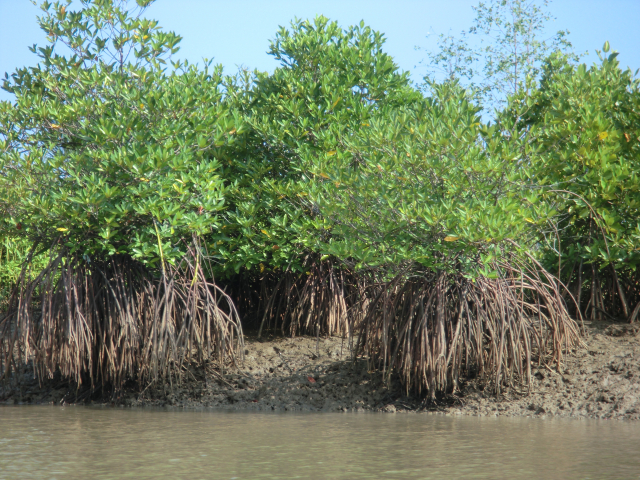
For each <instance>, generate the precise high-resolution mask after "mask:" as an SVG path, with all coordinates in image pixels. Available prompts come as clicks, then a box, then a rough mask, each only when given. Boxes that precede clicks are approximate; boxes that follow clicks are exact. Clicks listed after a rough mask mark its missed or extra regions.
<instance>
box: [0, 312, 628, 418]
mask: <svg viewBox="0 0 640 480" xmlns="http://www.w3.org/2000/svg"><path fill="white" fill-rule="evenodd" d="M639 330H640V328H639V327H638V325H633V326H629V325H622V324H611V323H606V322H594V323H593V324H590V325H587V333H586V336H585V338H584V342H585V345H584V347H580V348H578V349H577V350H576V351H575V352H574V353H573V354H572V355H568V356H567V357H566V358H565V361H564V364H563V368H562V369H561V370H560V372H555V371H553V370H550V369H548V368H545V367H543V368H540V369H538V368H534V370H533V372H534V381H533V384H532V386H531V393H530V394H529V395H526V394H523V393H517V392H507V393H506V394H504V395H503V396H501V397H500V398H499V399H497V398H495V397H494V396H491V395H488V394H485V393H484V392H482V391H481V390H480V389H479V388H478V387H477V385H475V384H474V383H473V382H467V383H466V384H464V385H463V386H462V392H460V393H459V394H458V395H456V396H452V395H448V396H445V397H442V398H439V399H438V400H437V402H436V403H429V404H425V403H424V402H423V401H421V400H420V399H417V398H412V397H410V396H406V395H405V392H404V390H403V389H402V387H401V386H400V384H399V383H398V382H392V383H391V384H390V385H387V384H385V382H383V378H382V374H381V372H379V371H373V372H371V371H368V370H367V362H366V360H365V359H361V358H360V359H356V360H355V361H354V360H353V359H352V358H351V356H350V348H349V345H348V342H347V341H346V340H343V339H340V338H319V339H316V338H309V337H299V338H293V339H291V338H274V337H271V338H265V339H262V340H258V339H256V338H252V337H248V338H247V339H246V342H245V350H244V362H243V363H242V364H241V365H240V367H239V368H238V369H229V370H227V371H224V372H222V371H221V370H220V369H219V368H218V367H217V366H216V365H214V364H206V365H199V366H193V365H192V366H190V367H189V368H188V370H187V371H186V372H185V375H184V379H183V381H182V382H181V384H174V385H172V386H171V385H149V386H147V387H146V388H144V389H143V390H141V391H140V390H139V389H136V388H128V389H125V390H124V391H123V392H122V393H121V394H120V395H119V396H118V397H115V398H113V397H108V398H106V397H104V396H103V395H101V392H100V391H99V390H98V391H90V390H77V389H76V388H74V387H71V386H70V385H68V384H66V383H64V382H60V381H55V380H53V381H47V382H45V383H44V384H42V385H39V384H38V382H37V380H35V379H34V378H33V374H32V373H31V372H29V371H24V372H23V374H22V375H20V376H19V377H18V378H15V379H14V380H17V381H19V382H16V384H14V385H13V386H7V385H0V403H6V404H14V403H35V404H38V403H42V404H57V405H59V404H72V403H109V404H112V405H122V406H174V407H185V408H226V409H238V410H278V411H334V412H335V411H383V412H438V413H442V414H448V415H507V416H560V417H577V418H611V419H629V420H638V419H640V362H639V360H640V334H639V333H638V332H639Z"/></svg>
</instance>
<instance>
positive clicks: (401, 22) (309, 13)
mask: <svg viewBox="0 0 640 480" xmlns="http://www.w3.org/2000/svg"><path fill="white" fill-rule="evenodd" d="M477 3H478V0H394V1H383V0H315V1H310V0H269V1H266V0H233V1H232V0H226V1H224V2H223V1H217V0H157V1H156V3H155V4H153V5H152V6H151V7H150V8H149V9H148V10H147V13H146V16H147V17H149V18H155V19H157V20H159V21H160V25H161V26H162V27H164V28H165V29H167V30H173V31H175V32H176V33H178V34H180V35H182V36H183V37H184V39H183V41H182V44H181V47H182V48H181V51H180V53H179V54H178V55H177V56H178V57H180V58H186V59H188V60H189V61H191V62H199V61H201V60H202V58H204V57H206V58H213V59H214V62H215V63H222V64H223V65H224V67H225V70H226V71H228V72H229V73H233V72H235V71H236V69H237V67H238V66H244V67H247V68H250V69H253V68H258V69H260V70H268V71H271V70H273V68H274V67H275V66H276V62H275V61H274V60H273V59H272V58H271V57H270V56H269V55H267V54H266V51H267V49H268V46H269V39H271V38H273V37H274V35H275V32H276V30H277V29H278V26H279V25H288V24H289V22H290V21H291V20H292V19H293V18H294V17H298V18H312V17H314V16H315V15H317V14H324V15H326V16H327V17H329V18H331V19H335V20H337V21H338V22H340V24H341V25H342V26H344V27H346V26H348V25H351V24H355V23H358V22H359V21H360V20H364V21H365V23H367V24H368V25H370V26H371V27H373V28H374V29H376V30H380V31H382V32H384V33H385V35H386V37H387V51H388V52H389V53H390V54H391V55H393V56H394V58H395V60H396V62H397V63H398V65H399V66H400V68H401V69H403V70H408V71H410V72H411V73H412V77H413V79H414V80H416V81H419V80H420V79H421V77H422V75H423V74H424V68H423V67H422V66H421V65H420V60H422V59H423V58H424V57H425V55H424V52H422V51H420V50H416V49H415V47H416V46H420V47H423V48H432V49H433V48H434V47H435V39H436V36H437V34H439V33H445V34H446V33H449V32H451V33H455V34H457V33H459V32H460V31H461V30H463V29H466V28H468V27H469V26H470V25H471V23H472V20H473V18H474V12H473V10H472V8H471V7H472V5H476V4H477ZM549 9H550V11H551V13H552V14H553V15H554V16H555V17H557V20H555V21H554V22H552V23H551V24H550V25H549V27H550V31H556V30H560V29H567V30H569V31H570V32H571V35H570V36H569V38H570V40H571V41H572V43H573V44H574V46H575V48H576V51H577V52H584V51H589V52H590V54H591V55H590V56H588V57H586V58H585V59H584V61H586V62H587V64H591V63H593V62H594V61H595V59H596V57H595V55H594V54H593V52H594V50H595V49H600V48H602V45H603V43H604V42H605V40H608V41H609V42H610V43H611V47H612V49H615V50H618V51H619V52H620V56H619V57H618V58H619V59H620V62H621V64H622V66H623V67H627V66H628V67H630V68H631V69H632V70H634V71H635V70H636V69H638V68H640V48H639V47H640V28H639V25H640V0H555V1H553V2H552V3H551V5H550V7H549ZM38 12H39V9H38V8H37V7H35V6H33V5H32V4H31V2H30V1H29V0H0V75H2V76H4V72H9V73H11V72H13V71H14V70H15V69H16V68H18V67H22V66H27V65H33V64H34V62H35V61H36V57H35V56H34V55H33V54H32V53H31V52H29V50H28V46H30V45H32V44H33V43H38V44H39V45H43V44H45V43H46V41H45V38H44V35H43V34H42V33H41V32H40V30H39V29H38V27H37V24H36V15H37V14H38ZM429 34H431V35H429ZM10 98H11V96H10V95H9V94H8V93H7V92H5V91H3V90H0V100H8V99H10Z"/></svg>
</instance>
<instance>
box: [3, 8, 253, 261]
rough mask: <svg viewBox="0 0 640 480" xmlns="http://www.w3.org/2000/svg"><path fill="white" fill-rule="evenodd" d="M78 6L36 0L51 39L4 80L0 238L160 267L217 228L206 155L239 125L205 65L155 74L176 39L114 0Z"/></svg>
mask: <svg viewBox="0 0 640 480" xmlns="http://www.w3.org/2000/svg"><path fill="white" fill-rule="evenodd" d="M82 4H83V9H81V10H79V11H77V12H74V11H71V10H67V9H66V7H65V5H61V4H59V3H56V4H55V5H50V4H49V3H47V2H45V3H44V4H43V5H42V8H43V11H44V15H43V17H41V18H40V20H39V22H40V26H41V28H42V29H44V30H45V31H47V32H49V40H50V41H51V45H50V46H47V47H44V48H39V49H37V50H34V51H35V52H36V53H37V54H38V57H39V59H40V63H39V65H38V66H36V67H32V68H25V69H20V70H18V71H17V72H16V73H15V74H13V75H12V76H11V78H9V79H7V80H5V84H4V88H5V89H6V90H8V91H9V92H11V93H13V94H14V95H15V101H14V102H13V103H9V102H3V103H2V104H0V155H1V157H0V158H1V159H2V160H1V161H2V171H3V175H2V177H0V183H1V185H0V195H1V197H0V209H1V210H2V211H3V212H4V213H5V214H4V215H3V219H2V221H1V222H0V236H3V237H4V236H16V235H18V234H19V235H20V236H21V237H23V238H28V239H29V240H30V241H31V242H32V243H40V244H44V245H46V246H50V245H54V244H59V243H62V244H64V245H66V246H67V247H69V248H70V249H71V252H72V253H73V252H76V251H78V252H79V253H80V254H81V255H86V256H87V257H88V258H91V257H92V256H94V255H98V256H100V255H104V254H109V255H113V254H115V253H118V254H128V255H132V256H133V257H135V258H138V259H140V261H142V262H144V263H147V264H149V265H153V264H155V263H157V262H158V261H159V260H160V258H161V257H164V259H165V260H167V261H169V262H173V261H175V260H176V259H177V258H179V257H180V256H181V255H182V254H183V253H184V251H185V246H184V242H185V241H190V240H191V238H192V236H193V235H198V236H201V235H203V234H205V233H208V232H210V231H211V229H212V228H215V226H216V225H217V224H218V218H217V212H219V211H220V210H221V209H222V208H223V206H224V193H225V186H224V184H223V180H222V179H221V178H220V162H219V159H218V152H222V151H223V150H224V148H225V146H227V145H229V144H231V143H233V142H234V141H235V137H234V136H233V133H236V132H241V130H242V127H241V126H240V124H239V121H238V120H237V118H234V116H233V115H232V114H231V113H230V112H229V111H228V109H227V108H226V107H225V106H224V105H223V102H222V96H223V92H222V90H223V87H222V83H223V78H222V73H221V70H220V69H219V68H215V69H213V70H210V69H209V67H208V66H205V68H204V69H203V70H199V69H197V68H195V67H194V66H191V65H187V64H177V65H175V66H176V67H177V69H176V70H175V71H173V72H172V73H170V74H167V73H166V72H165V71H164V69H163V67H162V65H163V64H164V63H165V61H166V59H167V58H168V57H169V56H170V55H171V54H172V53H175V52H176V51H177V44H178V42H179V40H180V38H179V37H177V36H176V35H175V34H172V33H165V32H162V31H161V30H160V29H159V28H158V26H157V22H152V21H149V20H144V19H140V18H139V17H132V16H130V13H131V12H130V11H128V10H126V8H125V7H126V2H122V1H117V2H89V1H84V2H82ZM134 13H135V11H134ZM113 32H117V33H116V34H114V33H113ZM61 44H62V45H66V46H67V47H68V50H69V52H70V53H69V55H63V54H59V53H57V51H58V47H59V46H61ZM63 50H64V49H63ZM221 156H222V157H223V156H224V154H222V155H221Z"/></svg>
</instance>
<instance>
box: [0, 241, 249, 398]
mask: <svg viewBox="0 0 640 480" xmlns="http://www.w3.org/2000/svg"><path fill="white" fill-rule="evenodd" d="M201 262H202V255H201V254H200V253H199V251H198V248H197V245H195V244H194V245H193V246H192V247H191V248H190V250H189V252H188V254H187V255H186V256H185V257H184V258H183V259H182V261H181V262H180V263H179V264H177V265H176V266H171V265H168V264H167V265H165V268H163V269H162V273H161V274H160V276H159V277H158V276H157V275H155V276H154V273H153V272H152V271H150V270H149V269H147V268H146V267H145V266H144V265H143V264H141V263H140V262H138V261H136V260H134V259H132V258H131V257H128V256H122V255H113V256H111V257H107V258H106V259H104V260H100V261H98V260H94V261H88V260H87V259H86V258H85V259H83V258H82V257H80V256H78V255H75V254H71V253H69V252H68V251H66V250H64V249H63V250H60V251H58V253H57V255H56V256H55V257H53V258H52V259H51V261H50V262H49V264H48V266H47V267H46V268H45V269H44V270H42V271H41V272H40V273H39V274H38V275H37V276H36V277H35V278H33V279H29V278H28V275H27V274H26V272H25V271H23V274H22V277H21V279H20V282H19V283H18V287H17V289H16V290H15V291H14V294H13V296H12V299H11V303H10V306H9V310H8V312H7V314H6V315H5V316H4V317H2V318H1V319H0V367H1V368H2V371H1V372H0V373H2V374H3V375H4V377H5V378H8V376H9V375H10V370H11V367H12V365H15V364H16V362H19V361H23V362H28V361H33V365H34V368H35V370H36V373H37V374H38V376H39V377H41V378H42V377H45V376H46V377H53V375H54V374H55V373H56V372H60V374H61V375H62V376H63V377H66V378H69V379H70V380H73V381H75V382H77V383H78V384H80V383H82V382H83V381H84V382H90V383H91V384H92V385H93V384H95V383H97V382H100V383H101V384H103V385H105V384H106V385H110V386H112V387H114V388H119V387H121V386H122V385H123V383H124V382H125V381H126V380H128V379H136V380H138V381H140V382H143V381H149V380H152V381H153V380H157V379H159V378H163V379H169V381H172V380H173V379H179V378H180V375H181V371H182V368H181V367H182V364H183V362H185V361H191V360H198V361H202V360H204V359H206V358H208V357H210V356H212V355H213V356H215V357H216V358H217V360H219V361H221V363H222V361H223V360H228V359H229V358H231V359H233V358H235V357H234V356H235V352H236V351H237V348H238V347H240V346H241V344H242V327H241V325H240V321H239V317H238V314H237V312H236V309H235V306H234V304H233V302H232V300H231V299H230V297H229V296H228V295H226V294H225V293H224V292H223V291H222V290H220V288H218V286H217V285H216V284H215V283H214V281H213V280H210V279H207V278H205V275H204V273H203V272H204V271H206V270H205V269H203V266H202V263H201Z"/></svg>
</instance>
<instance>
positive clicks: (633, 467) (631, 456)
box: [0, 407, 640, 479]
mask: <svg viewBox="0 0 640 480" xmlns="http://www.w3.org/2000/svg"><path fill="white" fill-rule="evenodd" d="M5 478H6V479H9V478H10V479H14V478H15V479H29V478H43V479H44V478H46V479H72V478H96V479H106V478H172V479H174V478H175V479H200V478H203V479H210V478H213V479H218V478H220V479H232V478H233V479H254V478H257V479H259V478H313V479H334V478H345V479H352V478H353V479H357V478H384V479H391V478H443V479H444V478H446V479H450V478H492V479H494V478H509V479H511V478H526V479H530V478H544V479H556V478H558V479H572V478H594V479H596V478H597V479H602V478H616V479H621V478H638V479H640V424H638V423H625V422H604V421H599V422H596V421H578V420H574V421H571V420H554V419H507V418H467V417H465V418H448V417H440V416H427V415H410V414H407V415H400V414H398V415H389V414H258V413H225V412H210V411H208V412H206V411H205V412H193V411H164V410H146V409H140V410H128V409H117V408H116V409H111V408H102V409H97V408H81V407H66V408H60V407H0V479H5Z"/></svg>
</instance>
